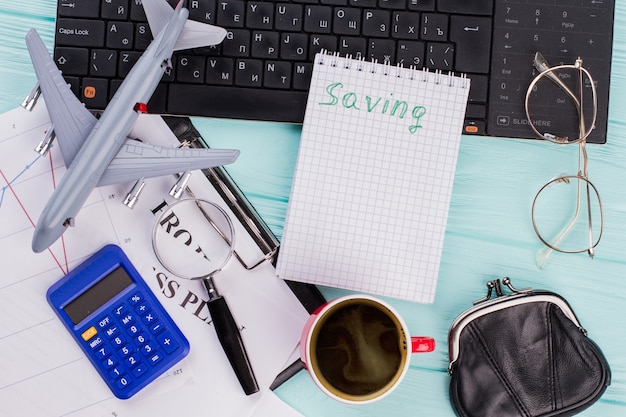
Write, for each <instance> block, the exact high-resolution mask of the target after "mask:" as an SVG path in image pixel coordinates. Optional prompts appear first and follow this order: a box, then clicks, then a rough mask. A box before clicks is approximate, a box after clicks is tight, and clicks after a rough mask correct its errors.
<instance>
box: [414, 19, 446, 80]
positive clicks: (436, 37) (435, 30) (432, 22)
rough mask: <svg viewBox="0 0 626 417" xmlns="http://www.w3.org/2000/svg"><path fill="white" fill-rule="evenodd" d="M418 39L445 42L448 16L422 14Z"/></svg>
mask: <svg viewBox="0 0 626 417" xmlns="http://www.w3.org/2000/svg"><path fill="white" fill-rule="evenodd" d="M420 38H421V39H423V40H425V41H442V42H443V41H446V40H447V39H448V15H444V14H437V13H423V14H422V19H421V29H420ZM440 69H443V68H440Z"/></svg>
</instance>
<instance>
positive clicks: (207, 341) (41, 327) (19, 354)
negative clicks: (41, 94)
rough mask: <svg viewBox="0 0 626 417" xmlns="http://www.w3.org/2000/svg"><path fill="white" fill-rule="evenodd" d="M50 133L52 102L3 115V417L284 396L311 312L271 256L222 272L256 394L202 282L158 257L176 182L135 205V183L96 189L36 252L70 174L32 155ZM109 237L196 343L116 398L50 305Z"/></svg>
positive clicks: (217, 409)
mask: <svg viewBox="0 0 626 417" xmlns="http://www.w3.org/2000/svg"><path fill="white" fill-rule="evenodd" d="M140 121H141V124H140V125H139V126H138V128H137V129H136V130H135V135H136V136H138V137H141V138H143V139H145V140H147V141H150V142H152V143H158V144H161V145H163V144H165V143H170V144H176V143H177V142H176V139H175V138H174V137H173V135H171V133H169V131H168V130H166V129H164V128H163V127H164V126H165V125H164V123H163V122H162V120H161V119H160V118H152V117H150V116H146V117H145V118H143V119H140ZM48 128H49V122H48V119H47V113H46V111H45V106H44V105H43V104H42V103H40V104H39V105H38V106H37V107H36V108H35V111H34V112H33V113H28V112H26V111H25V110H23V109H21V108H18V109H16V110H13V111H11V112H8V113H5V114H4V115H2V116H0V174H1V175H0V187H1V194H0V251H2V252H1V253H2V254H3V255H2V260H3V274H2V276H1V278H0V322H1V324H2V325H1V326H0V416H11V417H13V416H16V415H28V416H29V417H36V416H46V417H48V416H50V417H52V416H90V417H93V416H119V417H122V416H132V417H141V416H150V417H154V416H161V415H163V416H166V415H167V416H169V415H185V416H203V417H204V416H206V415H219V416H231V415H232V416H238V417H239V416H248V415H253V413H255V410H257V409H258V410H264V411H262V412H263V413H265V414H260V415H267V410H268V407H270V408H271V407H272V406H271V405H269V406H268V404H271V403H272V401H274V400H276V399H275V398H273V397H274V394H273V393H271V392H269V391H268V390H267V387H268V386H269V385H270V383H271V382H272V380H273V379H274V377H275V376H276V374H277V373H278V372H279V371H280V370H281V369H282V367H283V365H284V364H285V363H286V361H287V358H288V357H289V354H290V353H291V352H292V351H293V349H294V346H295V345H296V344H297V341H298V338H299V335H300V330H301V328H302V326H303V324H304V321H305V320H306V317H307V313H306V311H305V310H304V308H302V306H301V305H300V303H299V302H298V301H297V299H296V298H295V297H294V296H293V294H292V293H291V291H290V290H289V289H288V288H287V286H286V285H285V284H284V282H282V281H281V280H279V279H277V278H276V277H275V271H274V268H273V267H272V266H271V265H270V264H269V263H266V264H263V265H262V266H260V267H258V268H256V269H254V270H253V271H246V270H245V269H244V268H243V267H242V266H241V265H239V264H238V263H236V261H231V262H230V264H229V265H227V266H226V267H225V268H224V270H223V271H222V272H220V274H219V275H217V276H216V277H215V281H216V284H217V286H218V288H219V290H220V293H221V294H222V295H224V296H225V297H226V299H227V301H228V303H229V306H230V308H231V311H232V312H233V315H234V317H235V320H236V321H237V323H238V324H239V326H240V328H242V336H243V338H244V342H245V344H246V347H247V351H248V354H249V356H250V360H251V362H252V365H253V368H254V371H255V374H256V377H257V380H258V382H259V385H260V387H261V392H259V393H258V394H254V395H251V396H246V395H244V394H243V391H242V390H241V387H240V386H239V383H238V381H237V379H236V378H235V375H234V373H233V371H232V369H231V367H230V364H229V363H228V361H227V360H226V357H225V355H224V353H223V350H222V348H221V346H220V344H219V342H218V340H217V336H216V334H215V330H214V329H213V327H212V325H211V323H210V316H209V314H208V309H207V307H206V304H204V303H203V301H206V300H207V299H208V297H207V295H206V290H205V289H204V287H203V286H202V285H201V284H200V283H199V282H195V281H186V280H182V279H179V278H177V277H174V276H171V274H169V273H165V272H164V271H165V270H164V269H163V268H162V267H161V266H160V265H159V264H158V261H157V260H156V258H155V256H154V254H153V252H152V247H151V243H150V236H151V229H152V224H153V222H154V220H155V216H154V214H153V213H152V211H151V210H152V209H153V208H154V207H156V206H157V205H158V204H159V203H161V202H162V201H163V200H164V199H166V197H165V196H166V195H167V192H168V190H169V188H170V187H171V185H172V184H173V182H174V177H169V178H165V177H164V178H156V179H153V180H148V181H147V184H146V187H145V190H144V193H143V194H142V195H141V197H140V200H139V202H138V203H137V205H136V206H135V208H134V209H133V210H129V209H128V208H127V207H125V206H124V205H123V204H122V200H123V198H124V197H125V194H126V192H127V191H128V189H129V188H130V186H132V184H128V185H120V186H111V187H103V188H100V189H96V190H94V192H93V193H92V194H91V196H90V198H89V200H88V201H87V202H86V203H85V205H84V207H83V209H82V210H81V212H80V213H79V215H78V216H77V218H76V227H74V228H70V229H69V230H68V231H67V232H66V233H65V234H64V236H63V239H61V240H59V241H58V242H57V243H55V244H54V245H53V246H52V247H51V249H50V250H49V251H44V252H42V253H40V254H34V253H33V252H32V251H31V249H30V241H31V238H32V231H33V223H34V222H35V221H36V218H37V216H38V215H39V213H40V212H41V210H42V208H43V205H44V204H45V202H46V200H47V197H48V196H49V195H50V193H51V192H52V190H53V187H54V182H55V181H58V179H59V178H60V177H61V176H62V175H63V172H64V171H65V167H64V166H63V162H62V160H61V158H60V155H57V154H58V152H56V150H55V149H54V148H52V150H51V156H46V157H41V158H38V157H37V154H36V153H35V152H34V151H32V149H33V148H34V146H36V144H37V143H38V142H39V140H40V139H41V138H42V137H43V136H42V135H43V134H44V132H45V130H46V129H48ZM190 187H191V189H192V190H193V191H194V193H195V194H197V195H198V196H200V197H203V198H206V199H208V200H211V201H215V202H221V200H220V198H219V196H218V195H217V193H216V192H215V190H214V189H213V188H212V187H211V186H210V184H209V183H208V181H207V180H206V179H205V178H204V176H203V175H201V173H199V172H198V173H196V174H194V175H193V176H192V180H191V182H190ZM222 206H224V204H222ZM223 208H224V209H225V210H227V211H228V209H227V208H226V207H223ZM231 218H232V219H233V221H234V222H235V230H236V234H237V250H238V251H239V252H241V253H242V254H243V255H244V256H250V258H251V259H254V258H255V257H257V258H258V257H259V256H260V255H261V254H260V251H259V250H258V248H257V247H256V245H255V244H254V243H253V242H252V240H251V239H250V238H249V236H248V235H247V234H246V232H245V231H244V230H243V228H242V227H241V225H240V224H239V223H238V222H237V221H236V219H235V217H234V216H231ZM107 243H116V244H118V245H120V246H121V247H122V248H123V249H124V251H125V252H126V253H127V255H128V256H129V258H130V259H131V261H132V262H133V263H134V264H135V266H136V267H137V269H138V270H139V272H140V273H141V274H142V276H143V277H144V279H145V280H146V281H147V283H148V285H149V286H150V287H151V288H152V289H153V291H154V292H155V293H156V295H157V297H158V298H159V300H160V301H161V302H162V303H163V304H164V306H165V308H166V309H167V310H168V312H169V313H170V314H171V315H172V317H173V319H174V320H175V321H176V323H177V324H178V325H179V326H180V328H181V330H182V331H183V333H184V334H185V335H186V336H187V338H188V339H189V341H190V343H191V352H190V354H189V356H188V357H187V359H185V360H184V361H182V362H180V363H179V364H178V365H177V366H175V367H174V368H172V369H171V370H170V371H169V372H168V374H167V375H166V376H165V377H163V378H161V379H160V380H158V381H156V382H154V383H153V384H151V385H150V386H149V387H148V388H146V389H144V390H143V391H141V392H140V393H139V394H137V395H136V396H134V397H133V398H131V399H129V400H125V401H123V400H119V399H117V398H115V397H113V395H112V394H111V392H110V391H109V390H108V388H107V387H106V385H105V384H104V382H103V381H101V379H100V376H99V375H98V374H97V373H96V371H95V370H94V369H93V368H92V366H91V364H90V363H89V362H88V360H87V359H86V358H85V357H84V355H83V354H82V352H81V351H80V349H79V348H78V346H77V345H76V344H75V342H74V341H73V340H72V339H71V337H70V335H69V334H67V331H66V330H65V328H64V327H63V326H62V324H61V323H60V322H59V321H58V319H57V318H56V316H55V315H54V313H53V311H52V309H51V308H50V307H49V306H48V304H47V302H46V300H45V292H46V290H47V288H48V287H49V286H50V285H51V284H52V283H53V282H55V281H56V280H58V279H60V278H61V277H62V276H63V274H64V273H66V272H67V271H68V269H71V268H73V267H74V266H75V265H77V264H78V263H79V262H80V261H82V260H84V259H85V258H86V257H87V256H89V255H90V254H92V253H93V252H95V251H96V250H98V249H99V248H100V247H102V246H103V245H105V244H107ZM268 398H269V400H268ZM268 401H269V402H268ZM278 403H280V401H278ZM281 407H282V406H281ZM259 412H261V411H259ZM294 413H295V412H294ZM280 414H281V415H282V413H280ZM276 415H278V414H276Z"/></svg>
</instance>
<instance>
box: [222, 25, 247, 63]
mask: <svg viewBox="0 0 626 417" xmlns="http://www.w3.org/2000/svg"><path fill="white" fill-rule="evenodd" d="M222 52H223V54H224V55H227V56H233V57H241V58H245V57H248V56H250V31H249V30H245V29H232V30H229V31H228V33H227V34H226V39H224V41H223V42H222Z"/></svg>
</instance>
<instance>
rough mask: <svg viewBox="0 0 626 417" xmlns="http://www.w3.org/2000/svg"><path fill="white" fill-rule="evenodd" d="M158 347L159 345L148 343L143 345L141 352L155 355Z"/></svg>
mask: <svg viewBox="0 0 626 417" xmlns="http://www.w3.org/2000/svg"><path fill="white" fill-rule="evenodd" d="M157 349H158V347H157V346H156V345H155V344H154V343H147V344H145V345H143V346H142V347H141V352H142V353H143V354H144V355H146V356H150V355H154V352H156V350H157Z"/></svg>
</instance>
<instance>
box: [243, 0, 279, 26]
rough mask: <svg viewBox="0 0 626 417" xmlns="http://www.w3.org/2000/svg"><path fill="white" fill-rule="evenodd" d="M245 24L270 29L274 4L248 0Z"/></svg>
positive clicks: (272, 23)
mask: <svg viewBox="0 0 626 417" xmlns="http://www.w3.org/2000/svg"><path fill="white" fill-rule="evenodd" d="M247 10H248V12H247V13H246V26H247V27H249V28H252V29H272V28H273V26H274V5H273V4H272V3H266V2H259V1H250V2H248V5H247Z"/></svg>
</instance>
